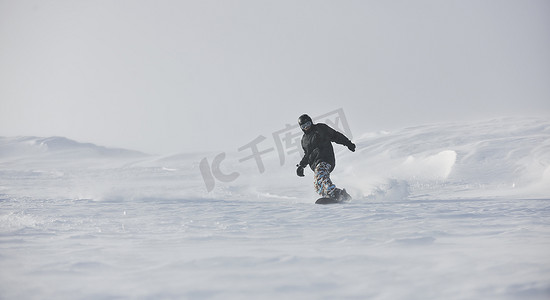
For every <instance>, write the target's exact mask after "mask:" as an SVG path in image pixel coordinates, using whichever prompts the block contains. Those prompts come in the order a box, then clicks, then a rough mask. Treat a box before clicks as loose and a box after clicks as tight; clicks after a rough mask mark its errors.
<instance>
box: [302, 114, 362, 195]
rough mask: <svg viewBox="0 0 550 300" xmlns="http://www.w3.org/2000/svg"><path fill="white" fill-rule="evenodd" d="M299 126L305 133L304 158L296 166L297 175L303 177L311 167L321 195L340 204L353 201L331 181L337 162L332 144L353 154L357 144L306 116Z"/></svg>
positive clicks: (303, 140) (315, 184) (316, 188)
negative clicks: (306, 169)
mask: <svg viewBox="0 0 550 300" xmlns="http://www.w3.org/2000/svg"><path fill="white" fill-rule="evenodd" d="M298 124H299V125H300V128H301V129H302V131H303V132H304V135H303V136H302V148H303V149H304V158H302V160H301V161H300V163H299V164H298V165H296V167H298V169H297V170H296V174H297V175H298V176H300V177H303V176H304V168H305V167H306V166H307V165H309V166H310V168H311V170H313V172H314V173H315V177H314V186H315V190H316V191H317V193H318V194H319V195H321V196H322V197H324V198H331V199H334V200H336V201H339V202H340V201H345V200H349V199H351V196H350V195H349V194H348V193H347V192H346V190H345V189H339V188H337V187H336V186H335V185H334V184H333V183H332V181H331V180H330V173H331V172H332V170H334V166H335V162H336V160H335V158H334V149H333V148H332V142H335V143H337V144H341V145H344V146H347V147H348V149H349V150H350V151H352V152H355V144H354V143H352V142H351V141H350V140H349V139H348V138H347V137H346V136H345V135H343V134H342V133H340V132H338V131H336V130H334V129H332V128H331V127H330V126H328V125H326V124H323V123H317V124H313V121H312V120H311V118H310V117H309V116H308V115H306V114H304V115H301V116H300V118H298Z"/></svg>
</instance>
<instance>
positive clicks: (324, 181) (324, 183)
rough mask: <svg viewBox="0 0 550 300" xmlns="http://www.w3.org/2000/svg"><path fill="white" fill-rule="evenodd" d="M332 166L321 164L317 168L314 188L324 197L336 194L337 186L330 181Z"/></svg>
mask: <svg viewBox="0 0 550 300" xmlns="http://www.w3.org/2000/svg"><path fill="white" fill-rule="evenodd" d="M330 167H331V165H330V164H329V163H326V162H321V163H319V164H318V165H317V167H315V176H314V182H313V184H314V186H315V191H316V192H317V193H318V194H319V195H321V196H322V197H329V196H330V194H332V193H333V192H334V190H335V189H336V186H335V185H334V184H333V183H332V181H331V180H330Z"/></svg>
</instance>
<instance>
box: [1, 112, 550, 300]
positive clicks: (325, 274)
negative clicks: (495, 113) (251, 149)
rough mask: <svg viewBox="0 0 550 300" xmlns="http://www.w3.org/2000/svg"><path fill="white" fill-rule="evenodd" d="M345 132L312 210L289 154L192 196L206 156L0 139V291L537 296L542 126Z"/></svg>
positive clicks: (236, 158)
mask: <svg viewBox="0 0 550 300" xmlns="http://www.w3.org/2000/svg"><path fill="white" fill-rule="evenodd" d="M355 135H356V136H358V138H355V139H354V142H355V143H356V144H357V151H356V152H355V153H352V152H350V151H348V150H347V148H345V147H342V146H338V145H337V146H336V147H335V149H336V155H337V164H338V165H337V167H336V170H335V172H334V173H333V176H332V177H333V179H334V182H335V183H336V184H337V185H338V186H342V187H346V188H347V189H348V190H349V191H350V193H351V194H352V195H353V196H354V200H353V201H351V202H350V203H348V204H344V205H329V206H322V205H315V204H313V203H314V201H315V199H316V195H315V194H314V192H313V188H312V172H311V171H307V172H306V177H305V178H298V177H297V176H296V175H295V167H294V165H295V163H296V162H297V161H298V160H299V159H300V157H299V155H298V154H297V153H296V154H295V155H294V156H292V155H289V156H288V157H286V162H285V163H284V164H283V165H281V163H280V160H279V157H278V156H277V153H275V152H272V153H270V154H269V155H265V156H262V160H263V163H264V165H265V172H263V173H261V172H259V170H258V167H257V165H256V163H255V162H254V160H247V161H244V162H242V161H240V160H241V159H242V157H243V153H238V152H232V151H229V150H230V149H229V150H228V151H227V152H226V153H225V154H226V155H225V157H224V160H223V163H222V164H221V166H220V168H221V171H222V173H223V174H225V175H227V174H231V173H232V172H235V173H238V174H239V176H238V177H236V178H233V179H232V180H227V182H223V181H220V180H217V181H216V183H215V188H214V189H213V190H212V191H210V192H208V191H207V186H206V184H205V180H204V177H203V174H202V173H201V168H200V167H201V161H205V160H204V159H205V158H206V159H207V161H209V162H210V163H211V162H212V161H213V158H215V157H216V156H218V155H219V153H187V154H177V155H170V156H151V155H145V154H142V153H139V152H135V151H127V150H121V149H109V148H105V147H101V146H96V145H93V144H85V143H79V142H75V141H71V140H69V139H66V138H59V137H55V138H37V137H18V138H0V265H1V267H0V299H281V298H289V299H548V298H550V261H549V260H548V253H550V171H549V168H550V121H549V120H541V119H523V118H515V119H498V120H491V121H486V122H477V123H460V124H433V125H424V126H418V127H414V128H405V129H402V130H399V131H395V132H377V133H365V134H363V135H357V133H355ZM218 157H221V156H218Z"/></svg>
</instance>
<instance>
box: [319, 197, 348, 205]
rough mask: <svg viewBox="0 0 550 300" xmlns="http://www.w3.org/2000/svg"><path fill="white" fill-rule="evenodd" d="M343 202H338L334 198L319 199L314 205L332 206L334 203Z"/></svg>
mask: <svg viewBox="0 0 550 300" xmlns="http://www.w3.org/2000/svg"><path fill="white" fill-rule="evenodd" d="M343 202H344V201H338V200H337V199H334V198H319V199H317V201H315V204H334V203H343Z"/></svg>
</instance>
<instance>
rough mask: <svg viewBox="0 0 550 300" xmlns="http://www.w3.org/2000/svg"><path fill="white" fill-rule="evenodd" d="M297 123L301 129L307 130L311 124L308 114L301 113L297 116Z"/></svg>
mask: <svg viewBox="0 0 550 300" xmlns="http://www.w3.org/2000/svg"><path fill="white" fill-rule="evenodd" d="M298 125H300V128H302V130H303V131H307V130H309V128H310V127H311V125H313V121H312V120H311V118H310V117H309V116H308V115H306V114H303V115H301V116H300V117H299V118H298Z"/></svg>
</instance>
